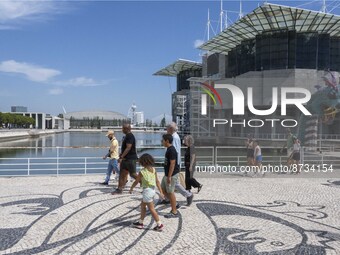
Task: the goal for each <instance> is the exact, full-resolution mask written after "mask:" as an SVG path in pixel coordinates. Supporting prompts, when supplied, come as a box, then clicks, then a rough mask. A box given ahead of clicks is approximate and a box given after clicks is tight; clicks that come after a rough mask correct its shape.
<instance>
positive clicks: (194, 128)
mask: <svg viewBox="0 0 340 255" xmlns="http://www.w3.org/2000/svg"><path fill="white" fill-rule="evenodd" d="M200 48H201V49H203V50H206V51H207V52H208V53H207V54H206V55H204V56H203V61H202V70H201V72H202V76H201V77H197V75H193V76H192V77H191V78H189V81H190V85H189V86H190V93H186V96H187V101H190V103H189V105H190V106H188V108H190V118H189V119H188V123H187V124H185V123H184V125H190V131H191V133H193V134H194V135H196V136H197V137H200V138H204V139H206V140H209V139H212V140H215V141H214V142H217V143H219V142H220V143H225V140H227V138H230V137H245V136H246V135H247V134H248V133H251V134H253V135H254V136H255V137H262V138H263V137H264V135H266V136H267V137H268V134H269V136H271V137H269V138H275V137H278V136H277V135H278V134H284V133H285V131H286V128H285V125H282V124H281V121H282V120H284V119H293V120H296V122H297V123H298V125H297V126H296V127H295V128H292V129H293V131H294V132H295V133H297V132H300V133H301V132H302V133H301V135H302V136H305V135H306V134H305V133H306V130H307V131H308V130H312V131H311V132H312V133H318V132H320V130H322V133H323V134H335V133H337V134H339V128H338V127H339V125H340V119H339V114H336V113H337V112H338V108H340V107H339V105H340V104H339V102H340V101H339V87H338V80H339V71H340V16H337V15H333V14H328V13H322V12H316V11H311V10H304V9H299V8H293V7H287V6H281V5H274V4H264V5H262V6H259V7H258V8H256V9H255V10H253V11H252V12H250V13H249V14H247V15H246V16H244V17H242V18H241V19H239V20H238V21H237V22H235V23H234V24H233V25H231V26H229V27H228V28H226V29H225V30H224V31H222V32H221V33H220V34H219V35H217V36H216V37H214V38H212V39H211V40H209V41H207V42H206V43H204V44H203V45H202V46H201V47H200ZM162 71H164V69H162V70H160V71H158V74H159V73H161V72H162ZM156 74H157V73H156ZM194 76H196V77H194ZM327 76H329V77H328V78H327ZM177 80H178V79H177ZM177 82H178V81H177ZM335 83H336V84H335ZM218 84H232V85H235V86H237V87H238V88H239V89H241V90H242V92H243V94H244V97H245V102H244V103H245V107H244V108H245V109H244V115H242V116H237V115H235V114H233V98H232V94H231V93H230V91H228V90H226V89H218V88H217V87H218ZM249 87H251V88H252V90H253V95H252V98H253V106H254V108H256V109H258V110H265V109H269V108H271V106H272V103H273V88H277V89H278V104H279V105H278V107H277V108H276V111H275V112H274V113H273V114H271V115H269V116H256V115H254V114H253V113H252V112H250V111H249V110H248V107H247V106H248V105H247V91H248V88H249ZM282 87H295V88H305V89H307V90H309V91H310V93H311V94H315V93H316V92H317V93H320V94H322V93H323V92H325V88H326V91H327V96H330V95H331V96H330V97H329V98H330V100H328V97H327V96H325V97H322V96H321V97H315V96H312V99H311V100H310V101H309V102H308V104H309V105H307V106H306V107H307V108H309V107H311V109H312V110H313V111H314V112H313V111H312V114H313V115H315V114H316V115H317V117H316V118H314V119H313V120H310V119H309V120H307V119H303V120H301V111H300V110H299V109H298V108H297V107H296V106H294V105H287V113H286V115H285V116H282V114H281V105H280V104H281V102H280V90H281V88H282ZM214 89H215V90H214ZM202 91H206V92H207V93H208V92H210V94H215V95H213V96H212V97H209V96H208V97H206V98H207V99H205V100H207V102H204V103H206V105H207V106H206V107H202V98H203V97H202ZM181 92H182V93H183V90H182V89H181V87H180V86H177V92H176V93H175V94H179V93H181ZM213 92H216V93H213ZM325 93H326V92H325ZM325 93H323V94H325ZM217 94H218V95H219V96H217ZM295 95H296V94H295ZM296 96H297V97H302V95H296ZM218 97H219V98H218ZM203 108H206V109H205V110H204V111H205V113H204V114H202V111H203ZM315 109H316V110H315ZM314 113H315V114H314ZM324 113H325V114H324ZM326 113H327V114H326ZM328 113H332V114H328ZM214 119H222V120H225V122H226V121H227V123H226V124H224V125H217V126H215V127H214V126H213V120H214ZM251 119H261V120H263V125H262V126H261V127H253V126H256V125H259V123H257V124H255V122H253V123H252V124H253V125H248V124H247V121H248V120H251ZM265 119H276V120H279V121H275V122H274V121H265ZM244 120H245V124H244V125H243V123H244ZM231 121H233V122H234V123H241V124H236V125H230V124H231V123H230V122H231ZM287 123H288V122H287ZM310 125H312V126H313V127H310ZM259 126H260V125H259ZM299 126H300V131H298V127H299ZM302 129H304V130H302ZM311 135H312V136H314V135H315V134H311Z"/></svg>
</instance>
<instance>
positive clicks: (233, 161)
mask: <svg viewBox="0 0 340 255" xmlns="http://www.w3.org/2000/svg"><path fill="white" fill-rule="evenodd" d="M20 148H22V147H20ZM49 148H50V149H53V150H56V154H55V155H56V156H54V157H15V158H14V157H12V158H10V157H8V158H0V176H30V175H56V176H58V175H64V174H68V175H69V174H71V175H72V174H77V175H78V174H103V173H106V169H107V164H108V162H107V161H104V160H103V159H102V157H93V156H69V157H65V156H60V154H61V153H60V150H61V149H62V150H63V151H64V150H67V149H79V147H78V148H74V147H49ZM8 149H12V148H8ZM34 149H37V148H34ZM41 149H44V150H46V147H44V148H41ZM81 149H95V150H96V149H101V150H102V151H101V152H103V151H104V149H105V151H106V150H107V149H106V147H81ZM232 149H234V150H235V149H238V150H241V149H240V148H239V147H231V146H215V147H214V146H206V147H196V158H197V164H198V165H202V166H203V165H207V166H209V165H210V166H217V165H226V166H227V165H231V166H236V167H240V166H242V165H246V164H247V158H246V155H245V149H243V150H242V152H243V151H244V155H242V156H241V155H234V156H232V155H230V152H231V150H232ZM137 150H138V154H139V155H141V154H143V153H149V154H151V155H152V156H153V157H154V158H155V163H156V169H157V171H162V170H163V162H164V152H165V149H164V147H160V146H154V147H138V148H137ZM91 152H92V151H91ZM101 152H99V151H97V153H96V154H97V155H101V154H102V153H101ZM64 154H65V153H64ZM70 154H72V153H70ZM183 156H184V148H182V165H181V167H184V164H183V162H184V157H183ZM286 162H287V156H283V155H266V153H264V155H263V164H267V165H268V164H271V165H280V164H286ZM325 162H332V163H333V164H334V165H335V166H336V167H337V168H340V156H338V157H332V156H325V155H324V154H318V153H315V152H308V151H306V152H305V151H304V149H302V150H301V163H308V164H321V165H322V164H324V163H325ZM139 167H140V166H138V168H139Z"/></svg>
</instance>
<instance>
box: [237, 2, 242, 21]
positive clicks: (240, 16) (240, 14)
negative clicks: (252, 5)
mask: <svg viewBox="0 0 340 255" xmlns="http://www.w3.org/2000/svg"><path fill="white" fill-rule="evenodd" d="M238 17H239V19H242V18H243V12H242V0H240V13H239V14H238Z"/></svg>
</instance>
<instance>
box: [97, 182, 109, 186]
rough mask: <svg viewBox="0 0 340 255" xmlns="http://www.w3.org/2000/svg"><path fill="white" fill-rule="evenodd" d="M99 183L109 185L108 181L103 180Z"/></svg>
mask: <svg viewBox="0 0 340 255" xmlns="http://www.w3.org/2000/svg"><path fill="white" fill-rule="evenodd" d="M99 184H101V185H109V183H108V182H101V183H99Z"/></svg>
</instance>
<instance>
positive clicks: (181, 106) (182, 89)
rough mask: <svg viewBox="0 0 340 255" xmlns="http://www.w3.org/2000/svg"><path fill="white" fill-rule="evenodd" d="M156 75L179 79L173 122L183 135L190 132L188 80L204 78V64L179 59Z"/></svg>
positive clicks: (174, 99)
mask: <svg viewBox="0 0 340 255" xmlns="http://www.w3.org/2000/svg"><path fill="white" fill-rule="evenodd" d="M154 75H160V76H170V77H176V78H177V89H176V92H174V93H173V94H172V121H174V122H176V123H177V126H178V130H179V131H180V132H181V133H188V132H189V131H190V114H189V113H190V105H189V100H190V99H189V97H190V81H188V79H189V78H191V77H202V64H201V63H197V62H194V61H190V60H185V59H179V60H177V61H175V62H174V63H172V64H170V65H168V66H166V67H164V68H162V69H161V70H159V71H157V72H156V73H154Z"/></svg>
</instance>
